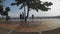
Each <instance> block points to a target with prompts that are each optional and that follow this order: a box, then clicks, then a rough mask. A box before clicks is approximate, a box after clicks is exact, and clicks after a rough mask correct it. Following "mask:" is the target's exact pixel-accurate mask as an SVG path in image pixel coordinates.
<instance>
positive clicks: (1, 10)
mask: <svg viewBox="0 0 60 34" xmlns="http://www.w3.org/2000/svg"><path fill="white" fill-rule="evenodd" d="M3 1H5V0H0V14H1V15H3V16H6V19H8V18H9V17H8V12H9V11H10V8H9V7H6V8H5V11H4V10H3V9H4V8H3V4H2V3H3Z"/></svg>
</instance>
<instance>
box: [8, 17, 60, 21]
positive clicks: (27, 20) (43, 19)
mask: <svg viewBox="0 0 60 34" xmlns="http://www.w3.org/2000/svg"><path fill="white" fill-rule="evenodd" d="M56 19H58V20H60V18H47V19H27V21H40V20H56ZM9 21H24V19H10V20H9Z"/></svg>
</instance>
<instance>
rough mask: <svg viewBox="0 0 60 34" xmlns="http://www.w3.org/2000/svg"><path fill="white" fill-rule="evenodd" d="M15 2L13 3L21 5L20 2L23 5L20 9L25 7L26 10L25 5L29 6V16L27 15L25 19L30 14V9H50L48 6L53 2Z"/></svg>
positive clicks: (30, 0)
mask: <svg viewBox="0 0 60 34" xmlns="http://www.w3.org/2000/svg"><path fill="white" fill-rule="evenodd" d="M15 1H16V2H15V3H12V4H11V5H17V6H19V5H20V4H22V5H21V7H20V9H22V8H23V7H24V11H25V6H27V8H28V10H27V13H26V14H27V16H26V17H25V21H26V20H27V18H28V16H29V11H30V9H34V10H36V11H37V12H38V10H39V9H40V10H42V11H48V10H49V9H50V8H48V6H51V5H52V3H51V2H42V1H40V0H15Z"/></svg>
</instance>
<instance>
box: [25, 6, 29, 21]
mask: <svg viewBox="0 0 60 34" xmlns="http://www.w3.org/2000/svg"><path fill="white" fill-rule="evenodd" d="M27 8H28V11H27V16H26V17H25V22H27V18H28V16H29V6H28V7H27Z"/></svg>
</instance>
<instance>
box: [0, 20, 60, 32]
mask: <svg viewBox="0 0 60 34" xmlns="http://www.w3.org/2000/svg"><path fill="white" fill-rule="evenodd" d="M1 22H2V21H0V23H1ZM3 22H5V21H3ZM3 22H2V23H3ZM8 23H10V24H6V22H5V23H4V24H0V27H2V28H5V29H10V30H16V31H20V32H36V31H46V30H52V29H56V28H59V27H60V19H41V20H40V21H29V22H27V23H29V24H27V25H25V24H23V23H24V22H21V21H8Z"/></svg>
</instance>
